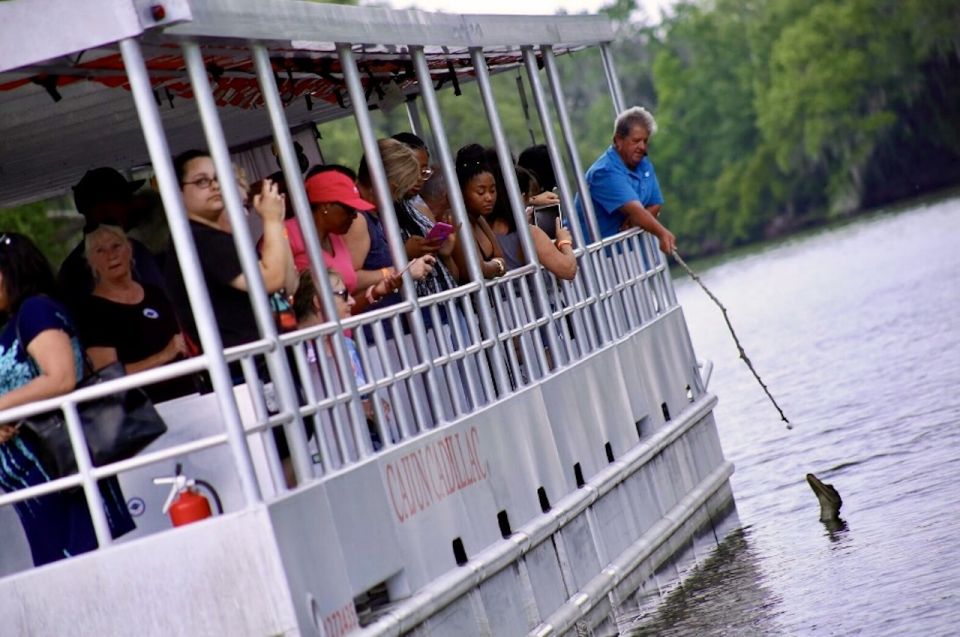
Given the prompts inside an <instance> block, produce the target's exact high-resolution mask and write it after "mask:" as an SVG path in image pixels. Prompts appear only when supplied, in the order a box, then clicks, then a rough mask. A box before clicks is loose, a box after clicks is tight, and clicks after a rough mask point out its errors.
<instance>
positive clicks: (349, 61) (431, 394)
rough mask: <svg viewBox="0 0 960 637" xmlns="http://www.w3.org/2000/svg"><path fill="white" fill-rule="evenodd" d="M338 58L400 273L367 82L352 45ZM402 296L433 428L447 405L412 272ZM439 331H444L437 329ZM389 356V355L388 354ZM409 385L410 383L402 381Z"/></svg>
mask: <svg viewBox="0 0 960 637" xmlns="http://www.w3.org/2000/svg"><path fill="white" fill-rule="evenodd" d="M337 55H338V56H339V58H340V67H341V68H342V70H343V79H344V81H345V82H346V85H347V92H348V93H349V95H350V103H351V104H352V106H353V115H354V117H355V118H356V120H357V131H358V132H359V133H360V141H361V142H362V144H363V151H364V155H365V157H366V162H367V167H368V168H369V169H370V177H371V179H372V180H373V188H374V190H375V191H376V193H377V199H379V201H378V202H377V203H378V204H379V205H378V206H377V209H378V212H379V214H380V219H381V221H382V222H383V227H384V230H385V231H386V234H387V241H388V242H389V244H390V256H391V257H392V258H393V263H394V265H396V267H397V269H398V270H399V269H400V268H402V267H403V266H404V265H405V264H406V263H407V254H406V251H405V250H404V246H403V241H402V239H401V235H400V224H399V223H398V222H397V213H396V210H395V209H394V207H393V196H392V194H391V190H390V184H389V183H388V182H387V173H386V170H385V169H384V167H383V161H382V160H381V158H380V147H379V146H378V145H377V136H376V134H375V133H374V130H373V124H372V123H371V121H370V113H369V111H368V110H367V98H366V94H365V93H364V90H363V83H362V82H361V81H360V71H359V69H358V68H357V61H356V58H355V57H354V55H353V49H352V48H351V47H350V45H349V44H345V43H342V42H338V43H337ZM402 276H403V289H402V294H403V298H404V300H405V301H407V302H408V303H409V304H410V305H412V306H413V310H412V311H411V312H410V313H409V314H408V315H407V318H408V319H409V322H410V330H411V332H412V337H413V344H414V347H415V348H416V352H417V359H418V362H419V361H423V362H425V363H426V364H427V371H426V373H425V374H424V377H425V379H426V381H427V390H428V391H427V402H428V404H427V405H426V407H427V409H428V410H431V411H432V412H433V418H432V419H427V418H425V417H424V415H423V413H422V408H423V407H424V406H423V405H421V404H420V399H419V397H418V395H417V393H416V392H415V391H413V389H414V384H413V383H409V384H408V387H409V388H410V389H411V391H410V402H411V404H412V405H413V409H414V413H415V415H416V416H417V419H418V421H419V423H420V430H421V431H422V430H423V429H425V428H430V427H432V426H433V425H435V424H436V423H437V422H439V421H440V420H441V419H442V418H443V406H442V404H441V400H440V394H439V386H438V383H437V381H436V377H435V376H434V373H435V371H436V370H435V369H434V366H433V356H432V355H431V353H430V347H429V344H428V343H427V334H426V327H425V326H424V322H423V315H422V314H421V313H420V304H419V303H418V301H417V288H416V286H415V285H414V281H413V277H411V275H410V272H409V270H407V271H404V272H403V274H402ZM437 329H441V327H440V326H437ZM394 340H395V341H396V345H397V347H398V348H403V347H404V338H403V332H402V331H401V332H396V333H394ZM384 354H385V352H384ZM402 382H407V381H402Z"/></svg>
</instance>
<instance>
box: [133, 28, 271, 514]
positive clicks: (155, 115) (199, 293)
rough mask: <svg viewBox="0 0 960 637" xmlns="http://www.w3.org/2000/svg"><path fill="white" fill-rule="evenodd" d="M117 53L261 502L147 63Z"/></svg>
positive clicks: (231, 423) (247, 489)
mask: <svg viewBox="0 0 960 637" xmlns="http://www.w3.org/2000/svg"><path fill="white" fill-rule="evenodd" d="M120 53H121V55H122V56H123V64H124V67H125V68H126V73H127V78H128V79H129V81H130V89H131V92H132V94H133V99H134V103H135V105H136V108H137V114H138V115H139V117H140V126H141V128H142V129H143V136H144V139H145V140H146V144H147V151H148V153H149V154H150V161H151V163H152V164H153V171H154V173H155V174H156V176H157V183H158V185H159V187H160V198H161V200H162V201H163V208H164V210H166V216H167V225H168V226H169V228H170V238H171V240H172V242H173V246H174V249H175V250H176V252H177V260H178V261H179V263H180V268H181V271H182V272H183V281H184V285H185V286H186V289H187V296H188V298H189V299H190V308H191V309H192V311H193V316H194V320H195V321H196V324H197V331H198V333H199V337H200V343H201V345H202V346H203V350H204V352H207V353H205V354H204V355H203V356H204V358H205V359H206V363H207V369H208V370H209V371H210V380H211V383H212V384H213V388H214V391H215V392H216V396H217V404H218V406H219V407H220V414H221V417H222V418H223V421H224V426H225V428H226V432H227V440H228V441H229V444H230V450H231V452H232V454H233V460H234V463H235V465H236V467H237V473H238V474H239V478H240V485H241V488H242V490H243V495H244V500H245V501H246V504H247V505H248V506H250V505H253V504H256V503H258V502H262V501H263V495H262V494H261V492H260V486H259V484H257V479H256V474H255V472H254V469H253V460H252V459H251V457H250V449H249V447H248V446H247V440H246V436H245V434H244V431H243V423H242V422H241V420H240V412H239V410H238V409H237V403H236V399H235V397H234V394H233V383H232V382H231V380H230V371H229V370H228V369H227V363H226V361H225V360H224V359H223V357H221V356H219V352H222V351H223V343H222V342H221V340H220V333H219V332H218V331H217V322H216V319H215V318H214V316H213V308H211V307H210V305H209V304H208V303H207V299H208V298H209V295H208V294H207V289H206V283H205V281H204V280H203V276H202V275H201V274H200V273H201V272H202V269H201V267H200V259H199V257H198V256H197V247H196V245H194V243H193V234H192V233H191V232H190V224H189V222H188V221H187V213H186V210H185V209H184V206H183V199H182V197H181V194H180V184H179V180H178V178H177V176H176V175H175V174H174V171H173V160H172V159H171V157H170V148H169V147H168V145H167V139H166V137H165V136H164V133H163V124H162V122H161V119H160V112H159V110H158V109H157V103H156V102H155V101H154V99H153V90H152V88H151V86H150V78H149V77H148V75H147V67H146V64H145V63H144V61H143V53H142V52H141V51H140V45H139V43H137V41H136V40H123V41H121V42H120Z"/></svg>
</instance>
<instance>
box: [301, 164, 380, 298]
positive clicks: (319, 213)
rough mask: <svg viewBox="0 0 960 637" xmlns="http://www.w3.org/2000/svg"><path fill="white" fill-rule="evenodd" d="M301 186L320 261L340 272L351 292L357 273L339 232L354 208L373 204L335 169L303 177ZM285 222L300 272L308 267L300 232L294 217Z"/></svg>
mask: <svg viewBox="0 0 960 637" xmlns="http://www.w3.org/2000/svg"><path fill="white" fill-rule="evenodd" d="M304 185H305V187H306V189H307V199H309V200H310V211H311V213H312V215H313V224H314V227H316V229H317V237H318V238H319V239H320V248H321V250H322V251H323V261H324V263H325V264H326V266H327V267H328V268H330V269H332V270H336V271H337V272H338V273H339V274H340V277H341V278H342V279H343V283H344V285H345V286H346V288H347V290H348V291H349V292H350V294H351V295H353V293H354V290H355V289H356V287H357V273H356V272H355V271H354V269H353V261H352V259H351V257H350V252H349V251H348V250H347V244H346V242H344V240H343V235H344V234H346V232H347V230H349V229H350V224H352V223H353V220H354V219H356V218H357V211H359V210H371V209H373V207H374V206H373V204H371V203H370V202H368V201H364V200H363V199H362V198H361V197H360V192H359V191H358V190H357V187H356V186H355V185H354V183H353V181H352V180H351V179H350V178H349V177H347V176H346V175H344V174H342V173H340V172H338V171H336V170H327V171H323V172H318V173H315V174H314V175H311V176H310V177H308V178H307V181H306V183H305V184H304ZM285 223H286V226H287V239H288V240H289V241H290V249H291V251H292V252H293V263H294V265H295V266H296V268H297V271H298V272H302V271H304V270H306V269H307V268H309V267H310V260H309V258H308V257H307V247H306V244H305V242H304V239H303V233H302V232H301V230H300V226H299V224H297V220H296V219H288V220H287V221H286V222H285Z"/></svg>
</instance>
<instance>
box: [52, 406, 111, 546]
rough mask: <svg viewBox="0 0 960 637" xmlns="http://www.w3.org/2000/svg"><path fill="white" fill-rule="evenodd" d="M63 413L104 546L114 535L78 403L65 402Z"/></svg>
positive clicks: (90, 506)
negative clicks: (94, 468) (95, 472)
mask: <svg viewBox="0 0 960 637" xmlns="http://www.w3.org/2000/svg"><path fill="white" fill-rule="evenodd" d="M63 415H64V419H65V422H66V425H67V435H68V436H69V437H70V444H71V445H72V446H73V455H74V458H75V459H76V461H77V472H78V473H79V474H80V475H81V477H82V480H83V482H82V483H81V486H82V487H83V495H84V496H85V497H86V500H87V508H88V509H89V510H90V519H91V521H92V522H93V532H94V534H95V535H96V536H97V546H99V547H100V548H104V547H107V546H110V545H111V544H113V535H112V534H111V533H110V523H109V522H108V521H107V512H106V511H105V510H104V508H103V498H102V497H101V496H100V489H99V488H97V480H96V478H94V477H93V476H92V475H90V471H91V470H93V461H91V459H90V449H89V448H88V447H87V439H86V438H85V437H84V435H83V424H81V422H80V414H79V413H78V412H77V404H76V403H75V402H73V401H71V400H68V401H66V402H65V403H64V404H63Z"/></svg>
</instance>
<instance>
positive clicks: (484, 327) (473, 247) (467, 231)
mask: <svg viewBox="0 0 960 637" xmlns="http://www.w3.org/2000/svg"><path fill="white" fill-rule="evenodd" d="M410 55H411V56H412V57H413V68H414V71H415V72H416V74H417V83H418V84H419V85H420V97H421V99H422V100H423V105H424V107H425V108H426V111H427V121H428V122H429V123H430V131H431V132H432V133H433V139H434V141H435V142H436V151H437V155H438V156H439V158H440V166H441V169H442V170H443V178H444V180H445V181H446V182H447V197H448V198H449V200H450V207H451V208H452V210H453V217H454V219H455V220H456V222H457V224H458V225H459V227H460V229H459V230H458V232H457V234H458V235H459V236H458V237H457V241H461V242H462V245H463V249H464V252H465V256H466V261H467V269H468V270H469V271H470V280H472V281H474V282H475V283H478V284H479V285H480V286H481V287H480V290H479V291H478V292H477V295H476V301H477V302H476V307H477V311H478V314H479V318H480V326H481V333H480V338H481V339H483V338H484V337H485V336H486V337H488V338H492V339H493V340H495V341H496V340H497V324H496V321H495V320H494V317H493V313H492V310H491V308H490V299H489V297H488V296H487V293H486V290H485V289H484V287H483V286H484V279H483V273H482V272H481V271H480V255H479V254H478V251H477V242H476V240H475V239H474V236H473V231H472V230H471V228H470V220H469V219H468V218H467V209H466V206H465V205H464V203H463V193H461V192H460V188H459V187H458V181H457V170H456V166H455V164H454V159H453V155H452V154H451V152H450V143H449V141H447V133H446V130H445V129H444V127H443V119H442V117H441V116H440V105H439V103H438V102H437V94H436V92H435V91H434V89H433V80H432V79H431V78H430V67H429V65H428V64H427V58H426V55H425V54H424V52H423V47H420V46H412V47H410ZM488 352H489V354H490V360H491V361H492V363H493V365H492V367H493V378H494V381H495V382H496V386H497V389H498V390H499V391H500V392H501V393H505V392H506V391H507V390H508V389H509V387H510V384H509V381H508V379H507V373H506V367H505V365H504V360H503V351H502V349H501V348H500V347H499V345H495V346H494V347H493V348H492V349H490V350H488ZM479 359H480V361H479V362H480V364H479V365H478V367H479V368H480V380H481V383H482V384H483V390H484V392H486V395H487V399H488V400H490V401H492V400H493V399H494V398H496V393H495V391H494V388H493V387H492V386H491V384H490V377H489V374H488V372H487V368H486V365H484V364H483V363H484V362H485V361H483V356H480V357H479Z"/></svg>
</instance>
